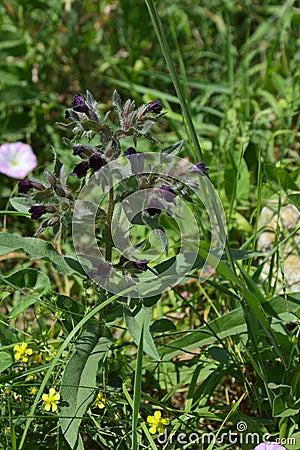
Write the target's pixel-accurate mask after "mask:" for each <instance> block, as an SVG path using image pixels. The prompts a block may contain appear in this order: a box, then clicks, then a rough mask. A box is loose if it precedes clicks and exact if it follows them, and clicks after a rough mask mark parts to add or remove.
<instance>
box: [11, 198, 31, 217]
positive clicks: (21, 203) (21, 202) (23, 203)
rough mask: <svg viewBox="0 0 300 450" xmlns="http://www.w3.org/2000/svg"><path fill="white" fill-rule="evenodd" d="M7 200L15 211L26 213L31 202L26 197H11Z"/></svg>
mask: <svg viewBox="0 0 300 450" xmlns="http://www.w3.org/2000/svg"><path fill="white" fill-rule="evenodd" d="M9 202H10V204H11V205H12V207H13V208H15V210H16V211H19V212H21V213H28V210H29V208H30V207H31V202H30V200H29V199H28V198H23V197H16V198H11V199H10V200H9Z"/></svg>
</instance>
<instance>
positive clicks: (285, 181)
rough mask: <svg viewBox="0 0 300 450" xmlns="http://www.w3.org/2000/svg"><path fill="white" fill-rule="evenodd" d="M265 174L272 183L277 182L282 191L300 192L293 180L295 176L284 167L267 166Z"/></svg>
mask: <svg viewBox="0 0 300 450" xmlns="http://www.w3.org/2000/svg"><path fill="white" fill-rule="evenodd" d="M265 172H266V175H267V178H268V179H269V180H270V181H273V182H275V183H276V184H277V185H278V186H280V187H281V188H282V189H284V190H285V191H287V190H288V189H292V190H293V191H297V190H298V186H297V185H296V183H295V182H294V180H293V174H292V173H290V172H288V170H287V169H284V168H283V167H275V166H274V165H273V164H265Z"/></svg>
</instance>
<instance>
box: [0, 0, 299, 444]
mask: <svg viewBox="0 0 300 450" xmlns="http://www.w3.org/2000/svg"><path fill="white" fill-rule="evenodd" d="M157 8H158V12H159V16H160V18H161V21H162V24H163V30H164V33H165V36H166V40H167V42H168V44H169V46H170V49H171V53H172V56H173V60H174V63H175V67H176V69H177V72H178V74H179V78H180V80H181V83H182V86H183V90H184V94H185V98H186V100H187V105H188V110H189V113H190V116H191V117H192V119H193V122H194V125H195V128H196V132H197V136H198V137H199V140H200V144H201V147H202V150H203V153H204V160H205V163H206V165H207V166H208V167H209V168H210V171H209V174H210V178H211V180H212V182H213V184H214V186H215V188H216V190H217V191H218V193H219V196H220V198H221V200H222V204H223V207H224V210H225V214H226V221H227V228H228V241H229V244H230V247H232V248H237V249H242V250H255V248H256V243H257V239H258V236H259V233H260V232H261V231H262V230H259V227H258V217H259V214H260V211H261V209H262V207H263V206H264V205H265V204H272V203H271V201H272V202H273V201H278V199H279V204H277V203H275V202H274V205H275V207H274V208H275V209H276V208H278V211H280V208H281V207H282V206H283V205H285V204H288V203H289V202H291V201H292V202H293V203H294V204H296V206H297V205H298V207H299V197H295V196H294V197H292V196H290V195H291V194H292V193H293V192H294V191H298V190H299V180H300V170H299V160H300V158H299V128H300V115H299V106H300V82H299V81H300V9H299V5H298V4H297V2H295V1H292V0H286V1H284V2H283V1H271V0H265V1H248V0H245V1H243V2H238V1H236V0H232V1H231V0H227V1H218V0H210V1H208V0H204V1H202V2H195V1H193V0H180V1H179V0H164V1H163V2H157ZM0 25H1V26H0V30H1V31H0V88H1V97H0V133H1V143H5V142H10V141H18V140H21V141H23V142H27V143H29V144H30V145H31V146H32V147H33V149H34V151H35V153H36V155H37V157H38V161H39V167H38V168H37V169H36V171H35V175H36V176H39V175H40V174H41V173H42V172H43V170H44V169H45V168H46V167H47V166H48V165H49V164H51V162H52V153H51V151H50V148H51V146H52V145H54V146H55V148H56V151H57V153H58V155H59V157H60V159H61V160H62V161H63V162H64V163H65V164H66V166H67V169H68V168H69V169H70V168H71V167H73V164H74V157H73V156H72V155H71V153H70V150H68V149H67V148H66V147H65V146H64V144H63V143H62V132H61V130H60V129H59V128H58V127H57V126H56V125H55V124H56V123H57V122H61V121H63V120H64V111H65V110H66V108H69V107H70V105H71V102H72V98H73V95H74V94H76V93H78V92H83V93H84V92H85V91H86V89H88V90H89V91H91V92H92V93H93V95H94V97H95V98H96V99H97V100H99V101H100V104H99V108H100V109H101V110H103V111H104V110H105V109H106V108H107V106H108V105H109V102H110V99H111V96H112V93H113V91H114V89H118V91H119V93H120V95H121V97H122V98H123V99H126V98H128V97H131V98H133V99H135V100H136V102H137V104H138V105H139V104H142V103H147V102H148V101H151V100H154V99H159V100H161V102H162V104H163V106H164V109H165V110H167V111H168V114H167V115H166V116H164V118H163V120H161V122H160V123H159V125H158V126H156V134H155V136H156V138H157V140H158V141H159V145H157V146H156V147H155V148H156V149H159V148H161V146H162V145H163V147H167V146H168V145H170V144H173V143H174V142H176V141H178V140H180V139H184V140H185V145H184V149H183V150H182V152H181V153H180V156H181V157H188V158H189V159H190V161H191V162H197V156H196V151H195V147H194V144H193V142H192V140H191V137H190V134H189V132H188V130H187V125H186V123H185V121H184V120H183V117H182V114H181V105H180V102H179V100H178V97H177V95H176V92H175V89H174V86H173V83H172V80H171V77H170V75H169V72H168V69H167V65H166V62H165V58H164V55H163V53H162V50H161V48H160V46H159V43H158V40H157V37H156V34H155V30H154V27H153V24H152V22H151V20H150V16H149V13H148V9H147V6H146V4H145V3H144V2H142V1H139V2H137V1H134V0H118V1H115V2H109V1H99V2H96V1H92V0H86V1H85V2H81V1H76V0H75V1H68V0H66V1H64V2H51V1H49V0H40V1H35V0H33V1H31V2H25V1H21V0H19V1H14V0H7V1H5V2H3V3H1V5H0ZM145 148H148V147H147V145H146V144H145ZM0 183H1V205H0V206H1V208H0V209H1V210H2V211H3V210H5V209H11V207H10V204H9V199H10V198H11V197H12V196H13V194H14V192H16V180H14V179H11V178H8V177H6V176H4V175H1V174H0ZM289 196H290V197H289ZM276 205H277V206H276ZM2 217H3V224H2V231H7V232H9V233H13V234H16V235H20V234H22V235H28V236H33V234H34V231H35V223H33V222H32V221H30V220H28V219H27V218H24V217H21V216H20V217H15V216H12V215H4V214H3V216H2ZM296 232H297V229H293V230H287V231H286V232H285V233H284V234H282V232H281V234H280V230H279V228H277V230H276V233H275V234H274V242H273V246H272V248H271V249H269V253H268V256H267V257H266V259H265V260H263V263H265V269H266V270H267V273H268V275H267V277H266V278H265V281H264V282H262V280H263V278H262V273H261V272H262V265H260V266H258V259H257V258H250V259H246V260H244V261H240V262H236V271H237V273H236V274H235V273H234V272H231V271H230V270H229V269H228V267H229V266H228V265H227V264H226V263H223V265H221V267H219V269H218V270H217V272H216V274H215V276H214V277H212V278H211V280H210V281H209V282H208V283H205V284H203V285H201V284H199V283H198V282H197V281H194V280H192V279H191V280H190V282H188V283H187V284H185V285H180V286H177V287H176V288H174V289H173V290H172V291H169V292H167V293H165V294H164V295H163V297H162V298H161V300H160V301H159V302H158V303H157V304H156V305H155V307H154V308H153V318H154V319H161V318H168V319H169V320H171V321H172V325H173V326H171V328H169V329H164V328H160V329H158V330H155V329H154V330H153V336H154V338H155V343H156V344H157V348H158V351H159V354H160V355H161V356H163V362H162V363H157V362H155V361H153V360H152V359H151V358H150V357H148V356H145V357H144V361H143V369H142V370H141V379H142V386H141V403H140V407H139V413H140V417H139V433H141V436H142V448H156V446H155V445H156V444H155V441H154V440H153V438H152V437H151V436H150V434H149V433H147V432H146V431H147V429H148V425H147V424H146V418H147V416H148V415H152V414H153V411H154V410H155V409H156V408H158V409H160V410H161V411H162V415H163V416H164V417H169V418H170V425H169V426H168V427H167V428H168V430H169V433H171V432H172V431H176V432H178V433H179V432H186V433H191V432H199V433H203V432H207V431H216V430H219V429H220V428H222V429H223V430H229V429H233V430H236V424H237V423H239V422H240V421H244V422H245V423H246V424H247V427H248V431H253V432H257V433H260V434H263V433H264V432H269V433H270V434H272V435H273V436H274V439H275V438H276V437H281V438H285V439H286V438H288V437H291V436H294V437H295V436H296V438H297V443H296V444H290V445H289V444H287V445H286V448H287V449H291V450H292V449H299V448H300V430H299V410H300V402H299V389H300V386H299V345H298V336H299V324H298V318H299V307H300V303H299V301H300V293H299V292H293V293H290V292H289V287H288V286H285V284H283V287H284V289H283V293H282V287H280V281H279V280H278V277H279V276H282V273H283V275H284V271H285V267H284V265H283V263H282V261H283V259H284V247H282V242H283V241H284V239H285V238H286V239H287V238H288V237H289V234H294V236H295V233H296ZM46 237H47V236H46ZM48 238H49V240H50V239H51V234H49V235H48ZM294 242H295V239H294ZM0 247H1V245H0ZM293 249H294V251H295V252H299V248H298V249H297V248H296V247H295V244H294V247H293ZM16 250H19V249H18V247H16ZM3 253H4V255H3V256H1V260H0V268H1V272H2V275H1V279H0V281H1V280H2V281H1V283H0V284H1V285H2V292H1V297H0V298H1V301H2V303H1V311H2V312H1V322H0V340H1V345H2V349H1V352H0V356H1V357H0V369H1V374H0V383H1V396H2V397H1V410H2V419H1V421H2V424H3V425H2V426H1V427H0V448H3V449H17V448H19V445H20V441H21V436H22V433H23V432H24V426H25V421H26V415H27V414H28V412H29V410H30V408H31V405H32V403H33V398H34V392H33V391H32V388H33V387H36V386H37V387H39V384H40V383H41V380H42V379H43V376H44V374H45V373H46V371H47V370H49V364H51V359H52V358H53V357H54V356H55V352H56V351H57V350H58V349H59V348H60V345H61V342H62V340H63V339H64V338H65V336H66V335H67V334H68V332H70V331H71V330H72V327H73V326H74V321H75V324H76V320H77V321H78V317H81V314H82V311H88V310H90V308H92V307H93V306H94V304H95V302H96V294H95V292H91V291H90V290H89V289H88V288H87V286H85V284H84V282H83V281H82V279H81V278H80V277H79V276H78V275H68V274H64V275H61V274H60V273H58V272H57V271H55V270H54V269H53V268H52V266H51V265H50V264H49V262H45V261H42V260H40V259H35V260H28V259H27V258H26V256H25V255H24V254H23V253H20V252H19V253H17V254H11V253H10V254H9V255H6V254H5V252H3ZM296 254H297V253H296ZM298 255H299V254H298ZM260 261H262V260H260ZM296 261H298V260H296ZM298 264H299V261H298ZM21 269H31V270H33V271H34V272H32V273H31V275H30V276H29V275H28V276H27V278H24V277H23V278H22V275H20V274H22V271H21ZM36 270H38V273H37V272H35V271H36ZM297 270H299V265H298V266H297V263H296V265H295V271H297ZM18 273H19V275H16V274H18ZM44 276H46V278H43V277H44ZM236 277H237V278H236ZM3 280H6V281H3ZM7 281H8V282H9V283H10V284H9V283H7ZM280 292H281V293H280ZM29 294H30V296H31V297H30V298H31V299H32V295H34V296H35V300H36V301H35V302H31V303H30V302H28V303H26V299H27V298H28V297H27V296H28V295H29ZM66 298H69V299H71V300H70V302H71V303H70V305H69V306H68V308H69V313H68V314H67V313H66V309H68V308H66V304H65V300H66ZM27 305H29V306H28V307H27ZM255 308H257V309H255ZM254 311H256V313H257V315H256V314H255V313H254ZM261 311H263V319H262V318H261V317H260V316H259V314H260V312H261ZM259 319H261V320H262V321H263V323H264V326H262V324H261V321H260V320H259ZM264 320H265V322H264ZM111 326H112V328H113V336H114V346H113V349H112V350H110V353H109V354H108V356H107V357H106V358H105V359H104V360H103V361H102V363H101V367H99V369H98V378H97V383H98V386H99V389H100V390H101V391H104V392H105V396H106V403H105V407H104V408H101V407H99V405H98V406H97V405H94V406H93V407H91V408H90V409H89V410H88V411H87V413H86V414H85V417H84V420H83V421H82V424H81V434H82V435H83V437H84V442H85V446H86V447H85V448H87V449H98V448H99V449H106V448H114V447H115V448H120V449H123V448H124V449H127V448H131V435H130V433H131V420H132V404H131V403H130V401H131V396H132V395H133V382H134V372H135V370H136V365H137V364H138V359H137V350H136V347H135V345H134V344H133V343H132V342H131V338H130V336H129V335H128V334H127V331H126V328H125V327H124V323H123V322H122V321H121V320H119V321H115V320H114V318H113V317H112V318H111ZM168 327H170V323H169V325H168ZM22 341H26V342H28V344H30V347H31V348H32V349H33V356H31V357H30V358H29V362H28V363H22V362H18V361H14V359H13V355H14V352H13V347H14V345H16V343H18V342H22ZM71 350H72V346H71V345H70V346H69V348H68V349H66V351H65V352H64V353H63V355H62V356H61V358H60V360H59V364H58V365H56V367H55V370H54V371H52V375H51V379H50V381H49V386H48V387H49V388H50V387H52V386H58V385H59V382H60V379H61V375H62V372H63V368H64V365H65V363H66V361H67V359H68V358H69V352H71ZM138 367H139V366H138ZM47 392H48V391H47ZM145 430H146V431H145ZM1 446H2V447H1ZM22 448H24V449H29V448H30V449H31V450H34V449H35V448H36V449H40V448H48V449H51V450H52V449H54V448H59V449H66V448H68V446H67V444H66V442H65V441H64V438H63V437H62V435H61V432H60V431H59V429H58V427H57V413H51V412H50V413H47V412H45V411H44V409H43V406H42V403H40V404H39V407H38V408H37V409H36V410H35V418H34V422H33V424H32V426H31V427H30V429H29V431H28V433H27V437H26V442H25V443H24V446H23V447H22ZM157 448H158V447H157ZM165 448H170V449H171V448H174V449H175V448H178V447H176V444H169V446H168V447H165ZM180 448H181V447H180ZM182 448H201V447H197V446H196V447H193V446H189V447H188V446H186V447H184V446H182ZM204 448H208V446H204ZM209 448H212V447H209ZM219 448H232V446H231V444H228V443H226V442H225V443H224V444H222V445H221V446H220V447H219ZM235 448H242V449H245V450H248V449H251V448H253V446H251V444H250V445H249V444H243V445H241V447H235Z"/></svg>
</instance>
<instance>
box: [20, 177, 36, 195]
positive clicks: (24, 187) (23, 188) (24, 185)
mask: <svg viewBox="0 0 300 450" xmlns="http://www.w3.org/2000/svg"><path fill="white" fill-rule="evenodd" d="M18 187H19V193H20V194H27V192H28V191H29V190H30V189H32V188H33V184H32V181H30V180H21V181H19V182H18Z"/></svg>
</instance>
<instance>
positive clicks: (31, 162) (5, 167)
mask: <svg viewBox="0 0 300 450" xmlns="http://www.w3.org/2000/svg"><path fill="white" fill-rule="evenodd" d="M36 166H37V157H36V155H35V154H34V153H33V150H32V148H31V147H30V145H28V144H24V143H23V142H11V143H8V144H3V145H1V146H0V173H3V174H4V175H7V176H9V177H12V178H17V179H20V178H25V177H26V175H28V174H29V173H30V172H31V171H32V170H33V169H35V168H36Z"/></svg>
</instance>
